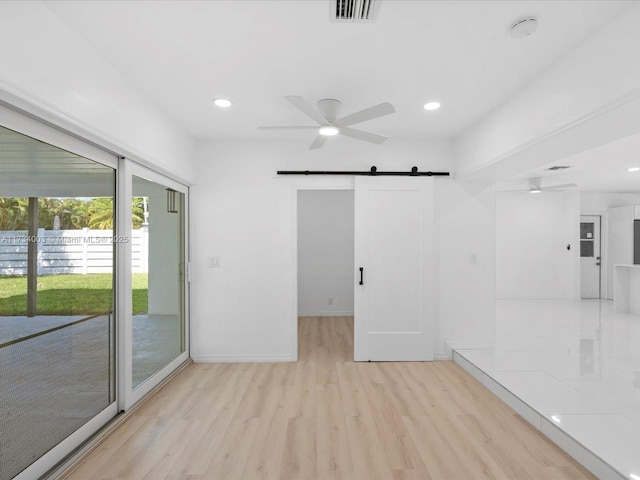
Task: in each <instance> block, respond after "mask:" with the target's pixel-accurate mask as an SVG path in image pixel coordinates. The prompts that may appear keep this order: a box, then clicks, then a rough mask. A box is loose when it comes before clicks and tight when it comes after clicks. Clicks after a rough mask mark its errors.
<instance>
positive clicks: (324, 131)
mask: <svg viewBox="0 0 640 480" xmlns="http://www.w3.org/2000/svg"><path fill="white" fill-rule="evenodd" d="M318 133H319V134H320V135H325V136H327V137H331V136H333V135H337V134H338V133H340V129H338V128H337V127H331V126H326V127H320V129H319V130H318Z"/></svg>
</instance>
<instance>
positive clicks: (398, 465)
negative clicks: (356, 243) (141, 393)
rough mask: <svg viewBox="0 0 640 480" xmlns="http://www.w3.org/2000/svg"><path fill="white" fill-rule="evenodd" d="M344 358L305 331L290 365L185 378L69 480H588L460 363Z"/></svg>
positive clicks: (316, 326)
mask: <svg viewBox="0 0 640 480" xmlns="http://www.w3.org/2000/svg"><path fill="white" fill-rule="evenodd" d="M352 357H353V319H352V318H349V317H325V318H318V317H306V318H301V319H300V320H299V361H298V362H297V363H270V364H269V363H261V364H258V363H240V364H231V363H229V364H193V365H190V366H189V367H187V368H186V369H185V370H184V371H183V372H181V373H180V374H179V375H178V376H176V377H175V378H174V379H173V380H171V381H170V382H169V383H168V384H167V385H166V386H164V387H163V388H162V390H160V391H159V392H157V393H156V394H155V395H153V396H152V397H151V398H150V399H149V400H148V401H147V402H146V403H145V404H143V405H142V406H141V407H140V408H138V409H136V410H135V411H134V412H133V413H132V414H130V416H129V418H128V419H127V420H126V421H125V422H124V423H123V424H122V425H121V426H120V427H119V428H118V429H116V430H115V431H114V432H113V433H112V434H111V435H110V436H109V437H108V438H106V439H105V440H104V441H103V442H102V443H101V444H100V445H99V446H98V447H97V448H96V449H94V451H93V452H92V453H91V454H89V455H88V456H87V457H86V458H85V460H84V462H82V463H81V464H80V465H79V466H78V467H77V469H76V470H75V471H73V472H71V473H70V474H68V475H67V476H66V477H65V478H69V479H74V480H76V479H77V480H86V479H87V478H91V479H93V480H99V479H136V480H138V479H154V480H156V479H173V480H176V479H191V480H205V479H206V480H222V479H262V478H274V479H287V480H293V479H337V478H343V479H349V480H359V479H362V480H364V479H367V480H373V479H394V480H400V479H420V480H426V479H471V478H473V479H478V478H522V479H527V478H529V479H540V478H545V479H551V478H556V479H565V478H566V479H578V478H593V477H592V476H591V475H590V474H589V473H588V472H587V471H586V470H585V469H584V468H582V467H581V466H580V465H578V464H577V463H576V462H574V461H573V460H572V459H571V458H569V457H568V456H567V455H566V454H565V453H564V452H563V451H561V450H560V449H559V448H557V447H556V446H555V445H554V444H552V443H551V442H549V441H548V440H547V439H546V438H545V437H544V436H543V435H542V434H540V432H538V431H537V430H536V429H534V428H533V427H531V426H530V425H529V424H528V423H527V422H525V421H524V420H523V419H522V418H521V417H519V416H518V415H517V414H515V413H514V412H513V411H512V410H511V409H510V408H509V407H507V406H506V405H505V404H504V403H502V402H501V401H499V400H498V399H497V398H496V397H495V396H494V395H493V394H491V393H490V392H488V391H487V390H486V389H485V388H484V387H483V386H482V385H481V384H480V383H479V382H478V381H476V380H475V379H474V378H473V377H472V376H470V375H469V374H467V373H466V372H464V370H462V369H461V368H460V367H459V366H458V365H456V364H455V363H453V362H445V361H439V362H428V363H418V362H416V363H412V362H404V363H397V362H386V363H354V362H353V361H352Z"/></svg>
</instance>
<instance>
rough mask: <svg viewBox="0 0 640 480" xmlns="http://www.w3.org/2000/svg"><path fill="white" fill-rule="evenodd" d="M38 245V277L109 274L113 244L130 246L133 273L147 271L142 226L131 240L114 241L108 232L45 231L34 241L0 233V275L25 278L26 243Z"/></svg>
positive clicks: (145, 234)
mask: <svg viewBox="0 0 640 480" xmlns="http://www.w3.org/2000/svg"><path fill="white" fill-rule="evenodd" d="M30 240H31V241H35V242H36V243H37V244H38V275H57V274H61V273H81V274H86V273H112V272H113V258H114V255H113V251H114V248H115V243H116V242H125V243H130V244H131V247H132V257H133V258H132V264H133V271H134V272H136V273H138V272H143V273H146V272H147V271H148V266H149V262H148V255H149V232H148V227H146V226H143V227H142V228H141V229H139V230H133V237H132V238H127V237H114V236H113V232H112V231H111V230H89V229H88V228H83V229H82V230H44V229H39V230H38V235H37V237H35V238H29V236H28V234H27V231H26V230H16V231H0V275H26V274H27V250H28V245H29V241H30Z"/></svg>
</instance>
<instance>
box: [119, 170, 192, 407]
mask: <svg viewBox="0 0 640 480" xmlns="http://www.w3.org/2000/svg"><path fill="white" fill-rule="evenodd" d="M125 162H126V163H125V165H124V168H123V169H122V171H121V175H122V176H121V183H122V184H124V185H125V186H126V191H127V196H128V198H129V199H130V202H129V203H128V204H127V205H126V207H127V208H129V207H130V209H131V210H130V213H129V212H126V213H125V218H131V222H129V223H128V224H127V225H126V228H128V229H130V230H129V231H130V232H131V234H130V237H131V242H130V244H129V245H128V246H126V252H123V255H126V257H128V259H129V261H128V264H129V268H130V276H129V278H128V282H129V284H128V285H123V291H122V295H123V296H125V297H126V300H127V304H126V305H125V306H124V308H126V309H127V311H128V312H129V316H128V318H127V325H126V328H127V331H128V332H130V334H129V333H127V334H126V335H125V337H126V338H125V342H127V344H126V346H125V347H124V348H125V355H124V357H123V363H124V364H125V365H126V370H127V372H126V377H125V378H124V379H123V380H124V383H123V384H122V385H123V391H125V392H126V395H125V397H126V398H125V399H124V403H123V406H124V408H127V407H128V406H130V405H132V404H133V403H134V402H136V401H137V400H138V399H139V398H141V397H142V396H143V395H145V394H146V393H147V392H148V391H149V390H150V389H151V388H153V387H154V386H155V385H157V384H158V383H159V382H160V381H162V379H164V378H165V377H166V376H167V375H168V374H169V373H171V372H172V371H173V370H174V369H175V368H176V367H177V366H178V365H179V364H181V363H182V362H184V361H185V360H186V359H187V358H188V344H187V322H186V318H187V302H186V301H185V299H186V298H187V291H188V290H187V287H188V285H187V282H186V275H185V273H186V264H187V262H186V247H185V246H186V245H187V230H186V228H185V222H186V218H187V195H186V193H187V189H186V187H185V186H183V185H181V184H179V183H177V182H174V181H172V180H171V179H168V178H166V177H164V176H162V175H160V174H158V173H156V172H152V171H150V170H147V169H145V168H143V167H141V166H140V165H137V164H134V163H133V162H127V161H125Z"/></svg>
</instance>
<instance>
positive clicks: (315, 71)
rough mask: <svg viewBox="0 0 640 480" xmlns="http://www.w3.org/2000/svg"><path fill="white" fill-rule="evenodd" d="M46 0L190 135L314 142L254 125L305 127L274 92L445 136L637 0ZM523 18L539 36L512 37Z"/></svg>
mask: <svg viewBox="0 0 640 480" xmlns="http://www.w3.org/2000/svg"><path fill="white" fill-rule="evenodd" d="M44 3H45V5H47V6H48V8H50V9H51V10H52V11H53V12H54V13H55V14H56V15H58V16H59V17H60V18H61V19H62V20H63V21H64V22H66V23H67V24H68V25H69V26H70V27H71V28H72V29H74V30H75V31H76V32H78V33H79V34H80V35H81V36H82V37H83V38H84V39H86V40H87V41H88V42H89V43H90V44H92V45H93V46H94V47H95V48H97V49H98V50H99V51H100V52H101V53H102V54H103V55H104V56H105V57H106V58H107V59H108V60H109V61H110V62H111V63H112V64H113V65H114V66H115V67H117V68H118V69H119V70H120V71H122V72H124V74H125V75H126V76H127V77H128V78H129V79H130V80H132V81H133V82H134V83H135V84H137V85H138V86H139V87H140V90H141V91H142V92H144V94H145V95H148V97H149V98H150V99H151V100H152V101H153V102H154V103H156V104H157V105H159V106H161V108H162V109H163V110H164V111H165V112H166V113H167V114H168V115H169V116H171V117H172V118H174V119H175V120H176V121H177V122H178V123H179V124H180V125H182V126H183V127H184V128H185V129H186V130H187V131H188V132H189V133H190V134H191V135H192V136H194V137H195V138H214V139H215V138H274V137H276V136H284V135H296V136H305V135H306V136H308V137H309V140H310V141H311V139H312V135H310V134H309V132H294V133H289V132H287V133H280V132H264V131H257V130H256V127H257V126H258V125H309V124H312V123H310V122H309V120H308V119H307V118H306V117H305V116H304V115H302V114H301V113H300V112H299V111H297V110H295V109H294V108H293V107H292V106H291V105H290V104H289V103H287V102H286V101H285V100H284V98H283V97H284V96H285V95H300V96H303V97H304V98H305V99H307V100H308V101H309V102H310V103H313V104H315V102H317V101H318V100H320V99H323V98H336V99H338V100H341V101H342V103H343V106H342V113H344V114H347V113H350V112H353V111H356V110H360V109H362V108H366V107H368V106H371V105H374V104H377V103H381V102H384V101H388V102H391V103H392V104H393V105H394V106H395V107H396V108H397V113H396V114H394V115H391V116H388V117H385V118H381V119H376V120H373V121H371V122H369V123H366V124H362V125H359V126H358V128H363V129H365V130H371V131H373V132H375V133H380V134H383V135H389V136H393V137H411V138H416V137H417V138H421V137H422V138H423V137H432V138H433V137H435V138H454V137H456V136H457V135H459V134H461V133H462V132H463V131H464V130H465V129H467V128H468V127H469V126H471V125H473V124H474V123H475V122H477V121H478V120H479V119H481V118H482V117H483V116H485V115H486V114H487V113H489V112H490V111H491V110H492V109H493V108H495V107H496V106H498V105H500V104H501V103H503V102H504V101H505V100H506V99H507V98H508V97H509V96H510V95H512V94H513V93H515V92H517V91H518V90H519V89H521V88H522V87H523V86H525V85H526V84H527V83H528V82H530V81H531V80H532V79H534V78H535V77H536V76H537V75H538V74H540V73H541V72H542V71H543V70H545V69H546V68H548V67H549V66H551V65H552V64H553V63H554V62H555V61H556V60H558V59H559V58H560V57H562V56H563V55H565V54H567V53H568V52H569V51H570V50H571V49H573V48H574V47H575V46H576V45H578V44H579V43H581V42H582V41H584V40H585V39H586V38H588V37H589V36H590V35H592V34H593V33H594V32H595V31H596V30H597V29H598V28H600V27H602V26H603V25H604V24H606V23H607V22H609V21H610V20H612V19H613V18H614V17H615V16H617V15H620V14H621V13H622V12H623V11H624V9H625V8H627V7H629V6H630V5H631V4H633V2H628V1H613V0H607V1H574V0H571V1H503V0H499V1H417V0H410V1H402V0H378V8H379V10H378V15H377V20H376V21H375V22H374V23H371V24H362V23H346V24H345V23H335V22H331V21H330V20H329V17H330V4H331V3H330V1H329V0H297V1H291V0H289V1H280V0H257V1H251V0H232V1H222V0H215V1H155V2H142V1H128V2H127V1H120V2H112V1H91V2H78V1H55V0H54V1H47V2H44ZM531 15H532V16H535V17H537V18H538V21H539V28H538V31H537V32H536V34H535V35H533V36H531V37H528V38H525V39H514V38H512V37H511V36H510V34H509V28H510V26H511V24H512V23H513V22H514V21H516V20H518V19H520V18H522V17H523V16H531ZM215 97H227V98H230V99H231V100H233V102H234V107H233V108H232V109H231V110H229V111H220V110H218V109H216V108H215V107H214V106H213V105H212V102H211V101H212V99H213V98H215ZM431 99H438V100H439V101H440V102H441V103H442V105H443V107H442V109H441V110H440V111H438V112H431V113H427V112H425V111H424V110H423V109H422V106H423V104H424V103H425V102H426V101H428V100H431Z"/></svg>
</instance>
